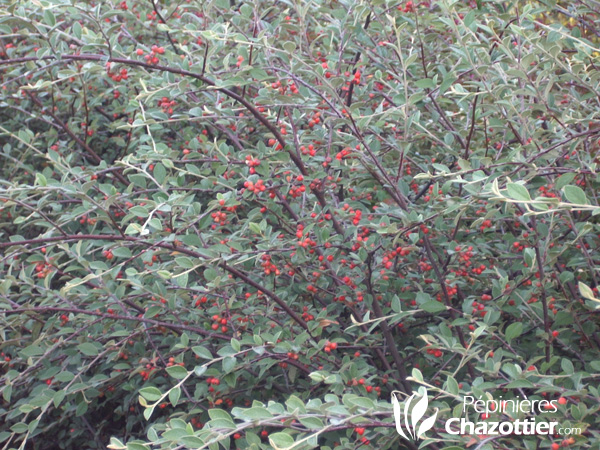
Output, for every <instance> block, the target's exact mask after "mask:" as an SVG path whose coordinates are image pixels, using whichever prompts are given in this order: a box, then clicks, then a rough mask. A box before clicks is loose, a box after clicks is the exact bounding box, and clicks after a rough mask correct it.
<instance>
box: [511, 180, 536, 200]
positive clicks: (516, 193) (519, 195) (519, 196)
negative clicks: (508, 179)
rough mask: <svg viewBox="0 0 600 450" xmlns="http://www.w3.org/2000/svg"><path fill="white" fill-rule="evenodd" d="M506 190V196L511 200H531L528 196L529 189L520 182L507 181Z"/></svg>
mask: <svg viewBox="0 0 600 450" xmlns="http://www.w3.org/2000/svg"><path fill="white" fill-rule="evenodd" d="M506 191H507V193H508V196H509V197H510V198H512V199H513V200H520V201H523V202H528V201H530V200H531V197H530V196H529V191H528V190H527V188H526V187H525V186H523V185H521V184H517V183H508V184H507V185H506Z"/></svg>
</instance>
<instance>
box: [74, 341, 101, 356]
mask: <svg viewBox="0 0 600 450" xmlns="http://www.w3.org/2000/svg"><path fill="white" fill-rule="evenodd" d="M77 348H78V349H79V351H80V352H81V353H83V354H84V355H85V356H96V355H98V347H96V346H95V345H94V344H92V343H91V342H84V343H83V344H79V345H78V346H77Z"/></svg>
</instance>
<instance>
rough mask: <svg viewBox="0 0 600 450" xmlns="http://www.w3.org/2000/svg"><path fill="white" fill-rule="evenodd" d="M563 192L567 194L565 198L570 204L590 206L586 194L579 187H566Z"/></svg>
mask: <svg viewBox="0 0 600 450" xmlns="http://www.w3.org/2000/svg"><path fill="white" fill-rule="evenodd" d="M563 192H564V193H565V198H566V199H567V201H569V202H570V203H575V204H577V205H589V204H590V202H589V201H588V199H587V197H586V195H585V192H583V189H581V188H580V187H579V186H570V185H569V186H565V187H564V188H563Z"/></svg>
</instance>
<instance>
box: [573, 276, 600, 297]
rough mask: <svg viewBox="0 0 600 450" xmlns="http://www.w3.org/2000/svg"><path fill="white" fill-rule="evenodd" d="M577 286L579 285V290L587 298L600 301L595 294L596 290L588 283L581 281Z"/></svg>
mask: <svg viewBox="0 0 600 450" xmlns="http://www.w3.org/2000/svg"><path fill="white" fill-rule="evenodd" d="M577 286H578V287H579V292H580V293H581V296H582V297H584V298H587V299H588V300H593V301H595V302H600V300H598V299H597V298H596V297H595V296H594V291H592V289H591V288H590V287H589V286H588V285H587V284H585V283H582V282H581V281H580V282H579V283H577Z"/></svg>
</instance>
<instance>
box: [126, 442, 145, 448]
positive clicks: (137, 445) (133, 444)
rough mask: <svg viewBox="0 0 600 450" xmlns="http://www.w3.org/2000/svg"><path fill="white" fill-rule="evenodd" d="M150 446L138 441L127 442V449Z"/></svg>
mask: <svg viewBox="0 0 600 450" xmlns="http://www.w3.org/2000/svg"><path fill="white" fill-rule="evenodd" d="M149 449H150V447H148V446H147V445H145V444H139V443H137V442H128V443H127V450H149Z"/></svg>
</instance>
